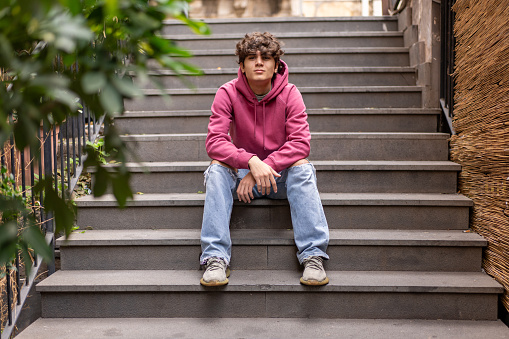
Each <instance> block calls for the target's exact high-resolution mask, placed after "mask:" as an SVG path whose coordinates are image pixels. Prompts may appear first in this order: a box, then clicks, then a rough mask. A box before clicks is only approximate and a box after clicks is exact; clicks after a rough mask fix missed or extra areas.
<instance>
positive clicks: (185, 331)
mask: <svg viewBox="0 0 509 339" xmlns="http://www.w3.org/2000/svg"><path fill="white" fill-rule="evenodd" d="M172 335H175V336H178V337H181V338H187V337H189V338H292V339H294V338H325V337H330V338H369V337H378V338H393V339H407V338H447V339H474V338H475V339H476V338H490V339H499V338H500V339H502V338H504V339H505V338H507V336H508V335H509V330H508V329H507V327H506V326H505V325H504V324H503V323H502V322H501V321H500V320H498V321H466V320H399V319H362V320H357V319H307V318H177V319H175V318H166V319H162V318H149V319H147V318H128V319H126V318H108V319H105V318H103V319H94V318H74V319H61V318H40V319H38V320H37V321H36V322H35V323H34V324H33V325H31V326H30V327H29V328H27V329H26V330H24V331H23V332H21V333H20V334H19V335H18V336H16V338H19V339H29V338H30V339H31V338H39V339H54V338H59V339H89V338H91V337H93V338H96V339H107V338H108V339H109V338H111V337H112V336H114V337H115V338H119V339H125V338H152V339H162V338H169V337H171V336H172Z"/></svg>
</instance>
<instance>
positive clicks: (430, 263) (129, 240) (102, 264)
mask: <svg viewBox="0 0 509 339" xmlns="http://www.w3.org/2000/svg"><path fill="white" fill-rule="evenodd" d="M231 238H232V243H233V249H232V262H231V265H232V268H234V269H238V270H253V269H257V270H280V269H281V270H285V269H289V268H294V269H298V268H299V265H298V261H297V258H296V256H295V253H296V252H297V248H296V247H295V244H294V240H293V231H291V230H266V229H258V230H232V232H231ZM486 245H487V242H486V240H484V239H483V238H482V237H481V236H479V235H477V234H476V233H472V232H467V233H465V232H463V231H459V230H456V231H429V230H428V231H423V230H414V231H408V230H349V229H343V230H338V229H332V230H330V241H329V247H328V250H327V253H328V254H329V256H330V258H331V260H330V261H327V262H326V268H327V269H328V270H336V271H339V270H341V271H442V272H444V271H447V272H468V271H470V272H479V271H480V270H481V258H482V247H484V246H486ZM57 246H60V250H61V258H62V259H61V260H62V269H63V270H108V269H109V270H128V269H135V270H136V269H144V270H147V269H149V270H150V269H152V270H175V269H187V270H192V269H195V268H197V267H198V258H199V256H200V253H201V248H200V230H199V229H177V230H168V229H166V230H143V229H137V230H136V229H135V230H87V231H84V233H81V232H80V231H77V232H74V233H73V234H72V235H71V236H70V237H69V238H68V239H65V238H63V237H62V238H60V239H58V240H57Z"/></svg>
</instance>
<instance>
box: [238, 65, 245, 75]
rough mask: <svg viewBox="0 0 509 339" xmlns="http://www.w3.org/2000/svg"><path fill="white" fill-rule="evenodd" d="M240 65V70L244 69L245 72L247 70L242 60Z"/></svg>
mask: <svg viewBox="0 0 509 339" xmlns="http://www.w3.org/2000/svg"><path fill="white" fill-rule="evenodd" d="M239 66H240V70H241V71H242V73H244V72H245V70H244V63H243V62H241V63H240V64H239Z"/></svg>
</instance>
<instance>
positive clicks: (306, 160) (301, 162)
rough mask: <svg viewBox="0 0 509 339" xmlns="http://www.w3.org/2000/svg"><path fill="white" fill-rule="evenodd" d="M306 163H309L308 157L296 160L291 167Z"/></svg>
mask: <svg viewBox="0 0 509 339" xmlns="http://www.w3.org/2000/svg"><path fill="white" fill-rule="evenodd" d="M304 164H309V160H308V159H300V160H298V161H296V162H294V163H293V164H292V165H291V166H290V168H291V167H295V166H300V165H304Z"/></svg>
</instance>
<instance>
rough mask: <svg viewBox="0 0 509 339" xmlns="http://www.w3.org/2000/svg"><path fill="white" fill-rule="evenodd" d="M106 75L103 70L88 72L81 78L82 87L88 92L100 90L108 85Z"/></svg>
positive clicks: (92, 92)
mask: <svg viewBox="0 0 509 339" xmlns="http://www.w3.org/2000/svg"><path fill="white" fill-rule="evenodd" d="M106 82H107V79H106V75H104V73H102V72H88V73H86V74H85V75H83V77H82V78H81V87H82V88H83V92H85V93H86V94H94V93H97V92H99V91H100V90H101V89H103V88H104V86H106Z"/></svg>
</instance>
